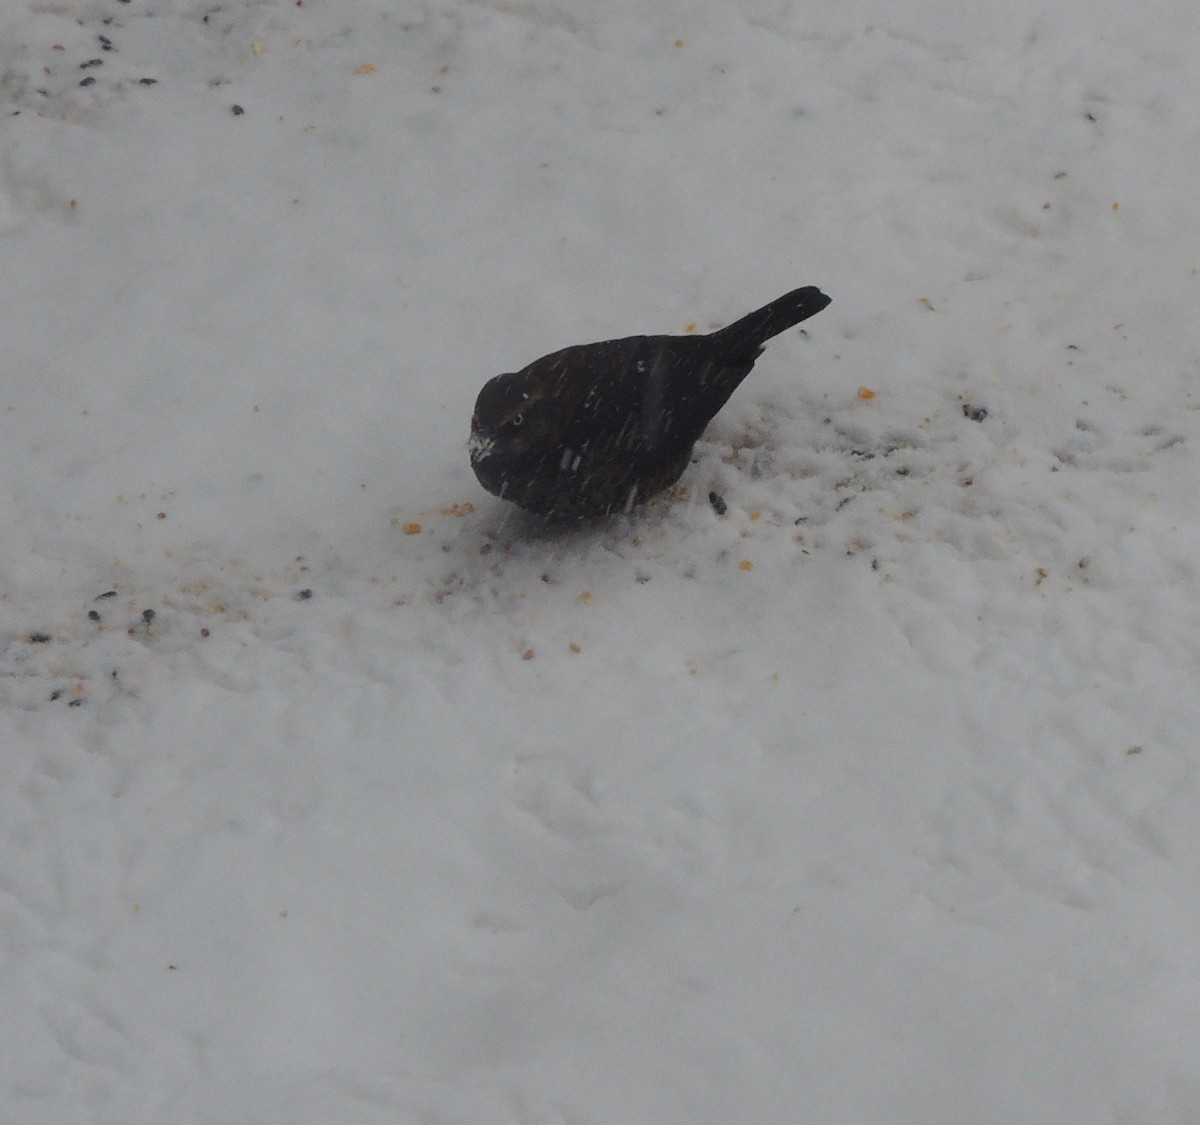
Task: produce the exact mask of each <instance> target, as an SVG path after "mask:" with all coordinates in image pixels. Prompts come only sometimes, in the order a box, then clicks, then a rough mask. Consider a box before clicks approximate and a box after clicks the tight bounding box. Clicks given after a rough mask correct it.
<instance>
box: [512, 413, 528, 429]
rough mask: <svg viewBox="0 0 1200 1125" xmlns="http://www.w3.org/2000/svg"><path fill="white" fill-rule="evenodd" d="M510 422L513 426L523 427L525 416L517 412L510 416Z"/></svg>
mask: <svg viewBox="0 0 1200 1125" xmlns="http://www.w3.org/2000/svg"><path fill="white" fill-rule="evenodd" d="M510 421H511V422H512V424H513V425H514V426H523V425H525V415H524V414H521V413H520V412H518V413H516V414H514V415H513V416H512V418H511V419H510Z"/></svg>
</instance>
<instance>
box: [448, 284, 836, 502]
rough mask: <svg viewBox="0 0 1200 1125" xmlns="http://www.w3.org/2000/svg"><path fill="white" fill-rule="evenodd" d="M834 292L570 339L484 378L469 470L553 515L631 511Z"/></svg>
mask: <svg viewBox="0 0 1200 1125" xmlns="http://www.w3.org/2000/svg"><path fill="white" fill-rule="evenodd" d="M828 304H829V298H828V297H826V296H825V294H824V293H822V292H821V291H820V290H819V289H817V288H816V287H814V286H811V285H810V286H808V287H807V288H804V289H796V290H794V291H793V292H791V293H787V294H785V295H784V296H782V297H780V298H779V299H778V300H775V301H772V302H771V303H770V304H769V305H766V306H764V307H763V308H761V309H759V310H758V311H757V312H752V313H750V314H749V315H747V316H744V317H742V319H741V320H737V321H734V323H733V324H730V325H728V326H726V327H725V328H722V329H720V330H719V331H717V332H712V333H709V334H708V335H701V336H629V337H627V338H625V339H622V340H604V341H601V342H600V343H596V344H577V345H575V346H574V347H570V348H563V349H562V350H561V351H557V352H552V353H551V354H550V355H547V356H543V357H542V358H541V359H539V360H535V361H534V362H533V363H531V364H530V365H529V366H528V367H525V368H523V369H522V370H520V371H516V372H512V373H509V374H506V375H497V376H496V377H495V378H494V379H491V380H489V381H488V382H487V383H485V384H484V386H483V389H482V390H481V391H480V392H479V397H478V399H477V400H476V402H475V413H474V416H473V417H472V418H471V440H470V443H469V449H470V454H471V467H472V468H473V469H474V470H475V475H476V476H477V477H478V478H479V482H480V483H481V484H482V485H483V487H484V488H486V489H487V490H488V491H489V492H491V493H494V494H495V495H497V496H500V497H503V498H504V499H505V500H511V501H512V502H513V503H514V504H517V505H519V506H520V507H522V508H526V509H528V510H529V511H531V512H537V513H539V514H541V515H544V516H547V517H548V518H550V519H552V520H560V519H573V518H581V517H584V516H594V515H603V514H605V513H608V512H627V511H628V510H629V509H630V508H632V507H633V506H634V505H635V504H640V503H642V502H643V501H645V500H648V499H650V497H652V496H654V495H655V494H656V493H658V492H661V491H662V490H663V489H664V488H668V487H669V486H670V485H672V484H674V483H675V482H676V481H677V480H678V479H679V478H680V476H682V475H683V471H684V469H686V468H687V466H688V462H689V460H690V459H691V454H692V447H693V446H694V445H695V444H696V441H697V440H698V439H699V437H700V435H701V434H702V433H703V432H704V427H705V426H707V425H708V423H709V422H710V421H711V420H712V418H713V416H714V415H715V414H716V413H717V411H718V410H720V409H721V407H722V406H724V405H725V403H726V402H727V401H728V399H729V396H730V395H731V394H733V392H734V391H735V390H736V389H737V387H738V384H739V383H741V381H742V380H743V379H744V378H745V377H746V376H747V375H749V374H750V369H751V368H752V367H753V366H754V361H755V360H756V359H757V358H758V357H759V355H761V354H762V351H763V344H764V343H765V342H766V341H767V340H769V339H771V337H772V336H777V335H779V333H780V332H784V331H786V330H787V329H789V328H791V327H792V326H793V325H795V324H799V323H800V321H802V320H806V319H807V318H808V317H810V316H813V315H815V314H816V313H819V312H820V311H821V310H822V309H823V308H824V307H825V306H826V305H828Z"/></svg>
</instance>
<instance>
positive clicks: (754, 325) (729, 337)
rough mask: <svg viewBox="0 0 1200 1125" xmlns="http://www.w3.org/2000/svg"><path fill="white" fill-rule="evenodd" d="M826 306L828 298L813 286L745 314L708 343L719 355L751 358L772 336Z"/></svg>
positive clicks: (714, 335)
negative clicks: (714, 345)
mask: <svg viewBox="0 0 1200 1125" xmlns="http://www.w3.org/2000/svg"><path fill="white" fill-rule="evenodd" d="M828 304H829V298H828V297H826V296H825V294H824V293H822V292H821V290H820V289H818V288H817V287H816V286H815V285H807V286H805V287H804V288H803V289H793V290H792V292H790V293H785V294H784V295H783V296H782V297H778V298H776V299H775V300H774V301H772V302H771V303H770V304H769V305H764V306H763V307H762V308H761V309H758V310H756V311H755V312H752V313H747V315H746V316H744V317H742V319H741V320H735V321H734V322H733V323H732V324H727V325H726V326H725V327H724V328H722V329H721V330H720V331H718V332H714V333H713V335H712V340H713V343H714V344H716V345H717V347H718V349H719V350H720V352H721V353H723V354H726V355H730V356H745V355H749V356H750V357H751V358H753V357H754V356H755V355H757V354H758V352H759V349H761V348H762V346H763V344H765V343H766V342H767V341H768V340H769V339H770V338H771V337H772V336H778V335H779V333H780V332H786V331H787V330H788V329H789V328H791V327H792V326H793V325H796V324H799V323H800V322H801V321H802V320H807V319H808V318H809V317H810V316H816V314H817V313H819V312H820V311H821V310H822V309H823V308H824V307H825V306H826V305H828Z"/></svg>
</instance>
